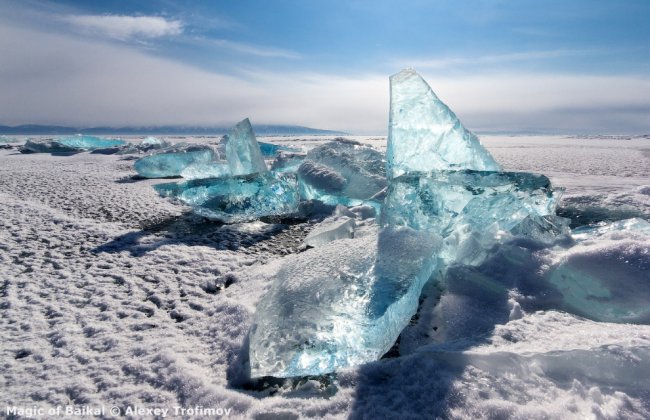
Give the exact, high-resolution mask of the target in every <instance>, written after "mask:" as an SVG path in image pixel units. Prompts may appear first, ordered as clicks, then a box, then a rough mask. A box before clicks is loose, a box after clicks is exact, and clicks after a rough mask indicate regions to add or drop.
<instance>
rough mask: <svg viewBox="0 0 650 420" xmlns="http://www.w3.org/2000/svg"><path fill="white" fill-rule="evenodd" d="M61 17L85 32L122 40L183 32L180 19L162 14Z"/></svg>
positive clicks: (150, 37) (151, 37) (157, 36)
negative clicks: (168, 17) (168, 18)
mask: <svg viewBox="0 0 650 420" xmlns="http://www.w3.org/2000/svg"><path fill="white" fill-rule="evenodd" d="M61 19H62V20H63V21H65V22H67V23H69V24H71V25H73V26H75V27H76V28H78V29H80V30H82V31H84V32H87V33H91V34H94V35H99V36H106V37H109V38H113V39H118V40H121V41H126V40H130V39H137V38H145V39H153V38H160V37H163V36H173V35H180V34H181V33H182V32H183V25H182V23H181V22H180V21H178V20H167V19H165V18H163V17H160V16H124V15H67V16H62V17H61Z"/></svg>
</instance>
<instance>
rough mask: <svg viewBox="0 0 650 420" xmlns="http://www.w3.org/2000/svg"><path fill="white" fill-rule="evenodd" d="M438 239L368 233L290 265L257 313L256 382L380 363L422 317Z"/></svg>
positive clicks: (400, 232) (400, 231)
mask: <svg viewBox="0 0 650 420" xmlns="http://www.w3.org/2000/svg"><path fill="white" fill-rule="evenodd" d="M438 246H439V239H438V238H437V237H436V235H431V234H428V233H427V234H425V233H424V232H417V231H414V230H412V229H409V228H401V227H400V228H396V229H393V228H386V229H384V230H382V231H381V232H380V233H379V234H377V231H376V230H374V231H371V232H366V233H365V234H364V235H360V237H359V238H356V239H341V240H337V241H333V242H329V243H325V244H323V245H322V246H320V247H318V248H314V249H310V250H307V251H305V252H303V253H301V254H299V256H298V257H296V258H293V259H289V260H288V261H286V263H285V264H284V265H283V267H282V269H281V270H280V271H279V273H278V274H277V276H276V279H275V282H274V284H273V286H272V287H271V290H270V291H269V292H268V293H267V294H266V295H265V296H264V298H263V299H262V301H261V302H260V304H259V305H258V307H257V312H256V314H255V318H254V320H253V325H252V327H251V331H250V351H249V356H250V367H251V376H252V377H254V378H255V377H263V376H275V377H294V376H305V375H320V374H323V373H327V372H332V371H335V370H337V369H340V368H343V367H348V366H354V365H358V364H360V363H364V362H369V361H372V360H377V359H378V358H379V357H381V356H382V355H383V354H385V353H386V352H387V351H388V350H389V349H390V348H391V346H392V345H393V343H394V342H395V340H396V339H397V336H398V335H399V333H400V331H401V330H402V329H403V328H404V326H405V325H406V324H408V321H409V319H410V318H411V317H412V316H413V315H414V314H415V311H416V309H417V305H418V296H419V294H420V290H421V288H422V285H423V284H424V283H425V282H426V280H427V279H428V278H429V276H430V275H431V274H432V272H433V271H434V269H435V259H434V258H431V255H433V254H435V249H436V247H438Z"/></svg>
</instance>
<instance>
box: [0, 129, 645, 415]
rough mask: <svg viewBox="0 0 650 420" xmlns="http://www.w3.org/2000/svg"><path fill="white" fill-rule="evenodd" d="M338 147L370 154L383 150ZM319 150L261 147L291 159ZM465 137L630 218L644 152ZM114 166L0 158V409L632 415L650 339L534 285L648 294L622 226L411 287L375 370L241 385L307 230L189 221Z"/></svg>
mask: <svg viewBox="0 0 650 420" xmlns="http://www.w3.org/2000/svg"><path fill="white" fill-rule="evenodd" d="M357 139H358V140H359V141H362V142H364V143H366V144H370V145H373V147H376V148H377V149H383V148H385V138H377V137H368V138H360V137H359V138H357ZM212 140H214V139H205V141H206V142H208V141H212ZM217 140H218V139H217ZM328 140H329V139H326V138H322V137H304V138H291V137H288V138H273V141H274V142H275V141H278V142H279V143H280V144H283V145H287V146H292V147H295V146H305V147H307V148H309V147H314V146H317V145H319V144H322V143H323V142H325V141H328ZM22 141H24V139H21V140H20V142H22ZM136 141H139V139H137V140H133V142H136ZM184 141H192V142H200V141H202V139H184ZM483 141H484V144H485V145H486V146H487V148H488V149H489V150H490V152H491V153H492V154H493V156H494V157H495V158H496V159H497V160H498V161H499V162H501V164H502V165H503V166H504V168H505V169H506V170H508V171H526V172H543V173H545V174H546V175H547V176H548V177H549V178H550V180H551V181H552V183H553V185H555V186H559V187H564V188H566V191H565V194H564V196H563V199H562V202H561V203H560V210H562V209H568V211H567V213H570V214H571V215H573V216H576V219H577V220H578V221H580V220H581V218H580V216H581V215H583V214H586V211H587V210H589V209H590V208H596V207H598V208H601V209H602V211H601V212H600V213H595V212H594V213H591V214H592V215H593V217H592V220H593V221H594V222H599V220H598V219H602V218H606V219H616V218H617V217H623V218H624V219H625V218H627V217H624V216H625V214H626V213H623V212H622V210H625V211H626V212H628V211H633V212H635V214H641V215H646V216H641V217H642V218H643V219H645V220H646V221H647V219H648V216H647V215H649V214H650V202H649V201H648V197H649V196H650V194H649V193H648V191H650V178H649V177H648V173H647V167H648V163H649V162H650V160H649V159H650V154H648V152H647V150H648V143H647V139H639V138H630V139H613V138H598V139H589V138H578V139H576V138H572V139H567V138H563V137H560V136H553V137H550V136H546V137H544V136H536V137H499V136H487V137H484V138H483ZM122 159H123V157H121V156H117V155H93V154H87V153H79V154H74V155H72V156H56V155H50V154H19V153H16V152H15V151H14V150H0V296H1V298H0V331H2V335H3V340H2V341H1V342H0V362H1V363H2V370H3V374H2V375H0V389H2V392H0V403H2V404H3V406H4V405H9V404H13V405H24V406H34V405H35V406H38V407H44V408H49V407H55V406H57V405H66V404H75V405H91V406H98V405H106V406H112V405H117V406H119V407H121V408H124V407H127V406H135V405H139V406H159V407H167V408H169V407H172V406H174V405H179V406H185V407H188V406H195V405H202V406H204V407H224V408H231V409H232V416H233V417H235V418H260V419H261V418H353V419H361V418H396V417H399V418H422V417H426V418H436V417H441V418H452V419H465V418H563V419H584V418H597V419H620V418H625V419H647V418H650V397H649V396H650V354H649V349H650V327H649V326H647V325H639V324H628V323H608V322H602V321H595V320H589V319H586V318H584V317H583V316H576V315H573V314H571V313H569V312H566V310H571V309H570V308H566V309H565V308H562V307H561V306H560V305H561V303H562V301H563V298H562V294H561V293H560V292H559V291H558V290H557V288H555V287H553V285H552V284H550V283H549V281H548V278H549V276H550V273H551V272H552V271H553V270H554V267H557V266H558V265H559V264H562V262H563V261H571V260H572V259H577V260H578V261H579V262H580V264H581V265H586V264H594V266H597V264H599V262H600V261H608V262H617V264H621V266H624V265H628V264H629V265H632V266H633V268H630V269H625V270H620V271H619V272H622V273H623V274H624V275H630V274H634V273H636V274H634V277H619V278H621V279H623V281H624V282H625V283H624V284H626V285H627V286H626V287H627V288H629V289H630V291H631V292H632V291H636V292H638V293H639V294H642V293H644V292H647V290H648V289H647V287H648V286H647V283H643V280H644V279H647V276H648V268H647V264H648V261H649V259H648V255H650V241H648V238H647V236H646V235H645V234H644V233H643V232H640V231H638V230H637V229H626V228H623V229H616V230H608V229H607V227H606V226H607V225H606V224H605V225H602V226H601V227H600V228H599V229H600V230H599V231H598V232H594V233H590V234H589V235H584V236H581V235H582V234H581V232H580V231H579V230H576V232H575V234H574V240H575V244H574V245H572V246H565V245H563V244H558V245H557V246H554V247H552V248H546V247H544V248H541V247H538V246H536V245H535V243H534V241H527V242H526V241H523V242H522V241H517V240H514V239H513V241H510V242H508V243H507V244H502V245H501V246H500V248H502V250H501V251H500V252H498V253H496V254H495V255H492V256H491V257H490V258H488V259H487V260H485V261H484V262H482V263H481V264H480V265H479V266H476V267H473V268H472V267H469V268H468V267H463V268H462V270H461V269H459V271H457V272H451V273H450V276H452V275H453V276H454V277H453V278H456V279H458V278H460V279H465V282H460V281H458V282H452V283H455V287H454V289H453V290H448V292H447V295H445V296H441V291H440V289H439V288H438V287H434V286H425V288H424V293H423V295H422V297H421V303H420V305H419V307H418V310H417V314H416V315H415V316H414V317H413V318H412V319H411V322H410V323H409V325H408V326H407V328H406V329H405V330H404V331H403V332H402V333H401V335H400V338H399V343H398V344H397V345H396V346H394V347H393V349H391V350H390V352H389V355H388V356H387V357H386V358H384V359H382V360H379V361H376V362H369V363H366V364H363V365H361V366H357V367H353V368H348V369H343V370H342V371H340V372H339V373H338V374H337V375H335V376H327V377H311V378H298V379H288V380H283V381H280V380H276V381H273V380H271V379H268V378H266V379H263V380H259V381H255V380H251V379H250V378H249V377H248V375H249V374H248V373H247V372H249V361H248V348H249V344H248V340H247V335H248V331H249V329H250V328H251V325H252V321H253V317H254V313H255V311H256V309H257V307H258V305H259V303H260V299H261V297H262V296H263V295H264V294H265V293H266V292H267V290H269V287H270V285H271V284H272V283H273V281H274V278H275V277H276V276H277V273H278V271H279V270H281V269H282V268H283V267H284V264H285V263H288V262H289V261H290V260H291V259H292V258H295V256H294V255H287V254H295V253H296V252H299V250H300V249H302V248H301V245H302V243H303V240H304V238H305V237H306V235H307V234H308V233H309V231H310V230H311V229H312V227H313V224H312V223H309V222H303V223H291V224H277V223H265V222H261V221H257V222H251V223H244V224H240V225H220V224H216V223H209V222H206V221H205V220H202V219H199V218H195V217H193V216H192V215H189V214H186V213H183V208H182V207H180V206H175V205H172V204H171V203H169V202H168V201H167V200H164V199H161V198H160V197H159V196H158V195H157V194H156V193H155V191H154V190H153V189H152V188H151V186H152V185H153V184H154V183H155V182H156V181H152V180H135V179H133V178H132V177H133V176H134V175H135V172H134V171H133V168H132V161H128V160H122ZM352 210H356V211H355V213H360V210H359V209H358V208H357V209H352ZM590 217H591V216H590ZM576 219H573V218H572V222H574V220H576ZM357 220H359V219H357ZM368 220H370V219H368ZM582 220H585V219H582ZM602 221H604V222H606V223H607V222H608V221H612V220H602ZM613 222H614V223H617V222H616V220H613ZM357 223H358V224H361V222H360V221H357ZM621 223H624V224H625V223H631V224H632V223H636V222H621ZM364 229H365V228H364ZM362 230H363V229H362ZM362 238H363V236H359V237H358V238H355V239H354V241H356V240H357V239H362ZM341 241H352V240H350V239H342V240H341ZM336 242H340V241H334V242H331V244H335V243H336ZM305 252H319V248H314V249H312V250H309V251H305ZM513 259H515V260H516V261H517V262H518V264H515V265H513V264H512V260H513ZM626 261H628V262H627V263H626ZM600 267H603V271H605V270H608V269H609V268H608V267H609V266H605V264H602V265H600ZM463 270H464V271H463ZM483 278H487V279H489V280H490V281H489V282H482V281H481V279H483ZM644 284H645V286H644ZM480 285H483V286H484V287H478V286H480ZM318 286H320V285H318ZM619 298H620V297H619ZM441 302H442V304H443V305H442V307H441V306H440V303H441ZM477 302H483V304H482V305H481V306H478V305H477ZM443 309H444V310H443ZM396 356H399V357H396Z"/></svg>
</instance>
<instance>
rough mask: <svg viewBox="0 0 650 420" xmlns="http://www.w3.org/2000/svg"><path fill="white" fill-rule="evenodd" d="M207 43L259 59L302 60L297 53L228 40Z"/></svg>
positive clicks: (210, 40) (215, 40)
mask: <svg viewBox="0 0 650 420" xmlns="http://www.w3.org/2000/svg"><path fill="white" fill-rule="evenodd" d="M206 42H209V43H211V44H213V45H215V46H217V47H221V48H226V49H229V50H232V51H235V52H238V53H242V54H248V55H254V56H257V57H278V58H300V57H301V55H300V54H298V53H297V52H295V51H289V50H283V49H279V48H271V47H263V46H259V45H251V44H245V43H243V42H235V41H229V40H226V39H209V40H206Z"/></svg>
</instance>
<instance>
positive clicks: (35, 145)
mask: <svg viewBox="0 0 650 420" xmlns="http://www.w3.org/2000/svg"><path fill="white" fill-rule="evenodd" d="M124 144H126V142H125V141H124V140H118V139H104V138H101V137H94V136H81V135H79V136H70V137H60V138H57V139H53V140H52V139H29V140H27V142H25V144H24V145H23V146H22V148H21V152H23V153H74V152H83V151H86V150H97V149H103V148H107V147H117V146H122V145H124Z"/></svg>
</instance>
